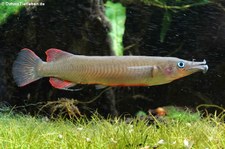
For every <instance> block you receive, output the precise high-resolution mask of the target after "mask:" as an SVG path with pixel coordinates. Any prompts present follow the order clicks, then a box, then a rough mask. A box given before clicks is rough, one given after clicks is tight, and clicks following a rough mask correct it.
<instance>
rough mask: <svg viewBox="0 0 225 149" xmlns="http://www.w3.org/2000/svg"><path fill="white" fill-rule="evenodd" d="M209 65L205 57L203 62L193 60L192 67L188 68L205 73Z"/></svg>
mask: <svg viewBox="0 0 225 149" xmlns="http://www.w3.org/2000/svg"><path fill="white" fill-rule="evenodd" d="M208 69H209V67H208V65H206V60H205V59H204V60H203V61H202V62H194V61H192V62H191V65H190V67H189V68H188V70H190V71H193V72H197V71H202V72H203V73H206V72H207V71H208Z"/></svg>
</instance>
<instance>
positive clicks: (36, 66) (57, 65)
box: [12, 48, 208, 89]
mask: <svg viewBox="0 0 225 149" xmlns="http://www.w3.org/2000/svg"><path fill="white" fill-rule="evenodd" d="M46 55H47V62H44V61H42V60H41V59H40V58H39V57H38V56H37V55H36V54H35V53H34V52H33V51H31V50H29V49H26V48H25V49H22V50H21V51H20V52H19V54H18V57H17V59H16V60H15V62H14V63H13V68H12V74H13V78H14V80H15V82H16V84H17V85H18V86H25V85H27V84H29V83H31V82H33V81H36V80H38V79H40V78H43V77H50V83H51V85H52V86H54V87H55V88H58V89H67V88H69V87H72V86H74V85H76V84H100V85H105V86H153V85H160V84H166V83H169V82H171V81H173V80H176V79H179V78H182V77H185V76H188V75H190V74H193V73H195V72H198V71H202V72H203V73H206V72H207V70H208V66H207V64H206V61H205V60H204V61H203V62H194V61H187V60H183V59H179V58H175V57H155V56H82V55H73V54H71V53H68V52H65V51H62V50H59V49H53V48H52V49H49V50H47V51H46Z"/></svg>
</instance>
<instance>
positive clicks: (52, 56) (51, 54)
mask: <svg viewBox="0 0 225 149" xmlns="http://www.w3.org/2000/svg"><path fill="white" fill-rule="evenodd" d="M45 53H46V55H47V59H46V61H47V62H51V61H56V60H58V59H61V58H63V57H67V58H68V57H70V56H73V54H71V53H68V52H65V51H62V50H59V49H55V48H51V49H48V50H47V51H46V52H45Z"/></svg>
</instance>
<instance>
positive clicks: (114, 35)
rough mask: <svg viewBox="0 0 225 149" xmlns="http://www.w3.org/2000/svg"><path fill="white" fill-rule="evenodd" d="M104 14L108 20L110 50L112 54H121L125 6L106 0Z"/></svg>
mask: <svg viewBox="0 0 225 149" xmlns="http://www.w3.org/2000/svg"><path fill="white" fill-rule="evenodd" d="M105 16H106V18H107V19H108V21H109V22H110V25H111V27H110V32H109V33H108V34H109V37H110V40H111V50H112V51H113V52H114V55H116V56H121V55H123V50H124V47H123V34H124V31H125V20H126V8H125V7H124V6H122V4H121V3H113V2H111V1H107V2H106V4H105Z"/></svg>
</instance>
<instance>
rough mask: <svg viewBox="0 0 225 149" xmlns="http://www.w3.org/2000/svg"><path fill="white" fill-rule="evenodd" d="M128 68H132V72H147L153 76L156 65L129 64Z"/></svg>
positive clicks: (141, 73) (139, 73)
mask: <svg viewBox="0 0 225 149" xmlns="http://www.w3.org/2000/svg"><path fill="white" fill-rule="evenodd" d="M127 68H128V70H131V71H132V73H134V74H136V75H143V74H146V75H148V76H151V77H153V70H154V66H129V67H127Z"/></svg>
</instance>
